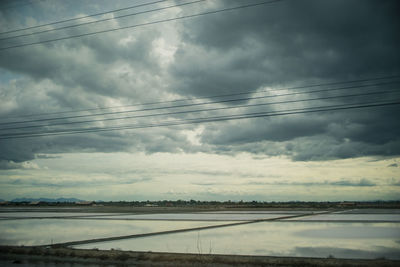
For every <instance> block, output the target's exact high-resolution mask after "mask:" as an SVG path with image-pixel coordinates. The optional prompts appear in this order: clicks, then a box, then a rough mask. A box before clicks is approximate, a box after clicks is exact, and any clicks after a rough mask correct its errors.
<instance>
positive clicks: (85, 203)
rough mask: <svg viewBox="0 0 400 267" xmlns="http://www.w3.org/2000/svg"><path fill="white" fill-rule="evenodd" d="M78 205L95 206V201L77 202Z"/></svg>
mask: <svg viewBox="0 0 400 267" xmlns="http://www.w3.org/2000/svg"><path fill="white" fill-rule="evenodd" d="M75 204H76V205H86V206H88V205H92V204H94V201H79V202H75Z"/></svg>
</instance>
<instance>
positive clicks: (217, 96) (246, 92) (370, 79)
mask: <svg viewBox="0 0 400 267" xmlns="http://www.w3.org/2000/svg"><path fill="white" fill-rule="evenodd" d="M399 77H400V75H392V76H382V77H374V78H369V79H358V80H350V81H338V82H330V83H320V84H311V85H302V86H295V87H284V88H277V89H267V90H261V91H257V92H254V91H245V92H238V93H233V94H220V95H212V96H205V97H197V98H181V99H176V100H168V101H157V102H148V103H142V104H139V103H137V104H131V105H123V106H111V107H102V108H90V109H78V110H69V111H58V112H51V113H37V114H26V115H16V116H7V117H6V118H5V117H3V118H1V117H0V119H10V118H26V117H37V116H46V115H56V114H66V113H77V112H88V111H95V110H105V109H115V108H127V107H136V106H148V105H156V104H169V103H177V102H183V101H196V100H204V99H213V98H221V97H230V96H238V95H248V94H260V93H265V92H271V91H287V90H293V89H305V88H313V87H321V86H330V85H340V84H348V83H359V82H371V81H377V80H386V79H394V78H399Z"/></svg>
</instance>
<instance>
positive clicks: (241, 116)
mask: <svg viewBox="0 0 400 267" xmlns="http://www.w3.org/2000/svg"><path fill="white" fill-rule="evenodd" d="M399 104H400V101H395V102H385V103H365V104H359V105H334V106H322V107H312V108H307V109H304V108H303V109H291V110H281V111H276V112H274V113H273V112H269V113H265V112H257V113H247V114H238V115H228V116H217V117H205V118H196V119H185V120H177V121H173V122H166V123H158V124H147V125H126V126H119V127H103V128H99V127H96V128H86V129H85V128H83V129H75V130H73V131H58V132H55V131H53V132H47V133H38V134H15V135H10V134H8V135H4V134H3V135H0V140H6V139H17V138H29V137H44V136H57V135H68V134H80V133H93V132H105V131H117V130H132V129H144V128H154V127H166V126H178V125H187V124H199V123H208V122H217V121H230V120H241V119H250V118H261V117H273V116H286V115H296V114H305V113H315V112H326V111H337V110H349V109H360V108H372V107H384V106H393V105H399Z"/></svg>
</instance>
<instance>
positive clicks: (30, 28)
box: [0, 0, 171, 34]
mask: <svg viewBox="0 0 400 267" xmlns="http://www.w3.org/2000/svg"><path fill="white" fill-rule="evenodd" d="M167 1H171V0H159V1H153V2H148V3H144V4H138V5H134V6H128V7H124V8H118V9H114V10H109V11H104V12H100V13H96V14H91V15H86V16H81V17H76V18H69V19H64V20H59V21H54V22H49V23H45V24H40V25H35V26H30V27H26V28H21V29H14V30H9V31H6V32H0V34H9V33H14V32H20V31H26V30H32V29H37V28H42V27H46V26H52V25H56V24H61V23H65V22H71V21H76V20H81V19H87V18H93V17H98V16H102V15H106V14H112V13H115V12H120V11H124V10H129V9H134V8H138V7H143V6H149V5H154V4H158V3H162V2H167Z"/></svg>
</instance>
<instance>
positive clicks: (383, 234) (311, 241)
mask: <svg viewBox="0 0 400 267" xmlns="http://www.w3.org/2000/svg"><path fill="white" fill-rule="evenodd" d="M77 248H99V249H111V248H114V249H122V250H134V251H160V252H181V253H186V252H189V253H214V254H239V255H269V256H301V257H328V256H333V257H337V258H370V259H373V258H379V257H385V258H388V259H400V224H398V223H379V224H371V223H307V222H285V223H284V222H260V223H254V224H247V225H241V226H232V227H227V228H218V229H211V230H203V231H196V232H187V233H178V234H170V235H160V236H153V237H145V238H137V239H126V240H119V241H112V242H103V243H93V244H87V245H81V246H77Z"/></svg>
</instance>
